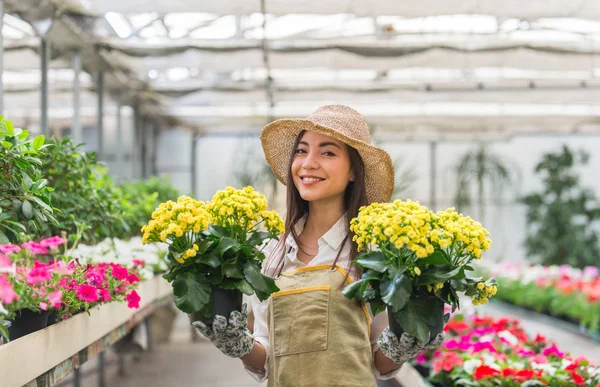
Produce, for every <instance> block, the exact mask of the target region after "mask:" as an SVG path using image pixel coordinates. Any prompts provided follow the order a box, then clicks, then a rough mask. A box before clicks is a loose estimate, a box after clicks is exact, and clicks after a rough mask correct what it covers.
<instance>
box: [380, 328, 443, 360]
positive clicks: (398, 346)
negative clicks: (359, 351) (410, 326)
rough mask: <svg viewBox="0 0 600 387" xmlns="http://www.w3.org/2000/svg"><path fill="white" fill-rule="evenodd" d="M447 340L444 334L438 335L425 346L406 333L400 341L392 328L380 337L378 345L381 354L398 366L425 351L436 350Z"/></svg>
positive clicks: (387, 329)
mask: <svg viewBox="0 0 600 387" xmlns="http://www.w3.org/2000/svg"><path fill="white" fill-rule="evenodd" d="M444 339H445V335H444V333H443V332H442V333H440V334H438V335H436V336H435V337H434V338H433V339H431V340H430V341H429V342H428V343H426V344H424V343H423V342H422V341H420V340H419V339H417V338H416V337H414V336H412V335H410V334H408V333H406V332H404V333H403V334H402V336H401V337H400V339H398V337H397V336H396V335H395V334H394V333H393V332H392V331H390V327H387V328H385V330H384V331H383V332H382V333H381V335H379V338H378V339H377V344H378V345H379V348H380V349H381V352H383V354H384V355H385V356H386V357H387V358H388V359H390V360H391V361H393V362H394V363H396V364H403V363H406V362H407V361H409V360H411V359H413V358H414V357H416V356H417V355H418V354H419V353H420V352H421V351H423V350H424V349H435V348H437V347H439V346H440V345H441V344H442V343H443V342H444Z"/></svg>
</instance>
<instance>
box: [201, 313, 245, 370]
mask: <svg viewBox="0 0 600 387" xmlns="http://www.w3.org/2000/svg"><path fill="white" fill-rule="evenodd" d="M192 325H193V326H194V327H195V328H196V329H198V330H199V331H200V333H202V334H203V335H204V336H205V337H206V338H207V339H209V340H210V341H211V342H212V343H213V344H214V345H215V347H217V348H218V349H219V350H220V351H221V352H223V353H224V354H225V355H227V356H229V357H233V358H239V357H242V356H245V355H247V354H249V353H250V352H251V351H252V349H253V348H254V336H253V335H252V332H250V330H248V312H247V307H246V304H244V305H242V311H241V312H238V311H237V310H236V311H233V312H231V315H230V317H229V321H227V319H226V318H225V317H223V316H219V315H216V316H215V319H214V321H213V324H212V327H209V326H207V325H206V324H204V323H202V322H201V321H193V322H192Z"/></svg>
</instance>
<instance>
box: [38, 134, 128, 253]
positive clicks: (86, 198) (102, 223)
mask: <svg viewBox="0 0 600 387" xmlns="http://www.w3.org/2000/svg"><path fill="white" fill-rule="evenodd" d="M49 142H50V144H51V145H52V148H51V149H50V152H47V153H46V154H45V155H43V157H42V158H41V160H42V165H43V167H42V170H43V173H44V175H45V176H46V177H47V179H48V185H49V186H51V187H53V188H54V190H55V191H54V192H53V194H52V196H51V202H52V205H53V206H54V207H56V208H58V209H59V211H57V212H56V214H55V216H56V219H57V221H58V222H57V223H56V224H52V225H48V227H47V229H46V232H45V234H47V235H59V234H60V231H66V232H67V233H68V234H73V233H76V232H77V229H78V226H79V227H80V229H81V230H82V237H81V238H82V241H83V242H84V243H86V244H94V243H97V242H99V241H101V240H103V239H105V238H107V237H112V236H122V235H124V234H127V233H129V232H130V227H129V225H128V224H127V222H126V221H125V218H126V217H125V216H124V214H125V210H124V208H123V205H122V202H121V192H120V190H119V188H118V187H117V185H116V184H115V183H114V181H113V180H112V178H111V177H110V176H108V174H107V169H106V168H103V167H102V166H101V165H100V164H99V163H98V162H97V161H96V155H95V153H85V152H84V151H83V150H82V145H81V144H79V145H75V144H74V143H73V142H72V141H71V139H69V138H64V139H59V138H56V137H53V138H50V141H49Z"/></svg>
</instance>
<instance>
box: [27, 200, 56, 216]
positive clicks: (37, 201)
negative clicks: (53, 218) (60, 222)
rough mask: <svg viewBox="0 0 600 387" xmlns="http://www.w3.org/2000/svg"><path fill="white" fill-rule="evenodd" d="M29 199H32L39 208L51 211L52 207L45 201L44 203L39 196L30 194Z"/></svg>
mask: <svg viewBox="0 0 600 387" xmlns="http://www.w3.org/2000/svg"><path fill="white" fill-rule="evenodd" d="M30 199H31V200H33V201H34V202H35V203H36V204H37V205H38V206H40V207H41V208H43V209H44V210H46V211H47V212H50V213H52V208H51V207H50V206H49V205H47V204H46V203H44V201H43V200H41V199H39V198H37V197H35V196H32V197H31V198H30Z"/></svg>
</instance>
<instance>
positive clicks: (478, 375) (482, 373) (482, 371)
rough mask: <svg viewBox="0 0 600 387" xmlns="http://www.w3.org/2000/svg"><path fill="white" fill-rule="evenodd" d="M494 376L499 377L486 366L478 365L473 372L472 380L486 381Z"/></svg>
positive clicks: (497, 373)
mask: <svg viewBox="0 0 600 387" xmlns="http://www.w3.org/2000/svg"><path fill="white" fill-rule="evenodd" d="M496 375H500V372H498V371H497V370H495V369H493V368H492V367H490V366H486V365H480V366H479V367H477V368H476V369H475V372H473V378H474V379H475V380H481V379H486V378H489V377H492V376H496Z"/></svg>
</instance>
